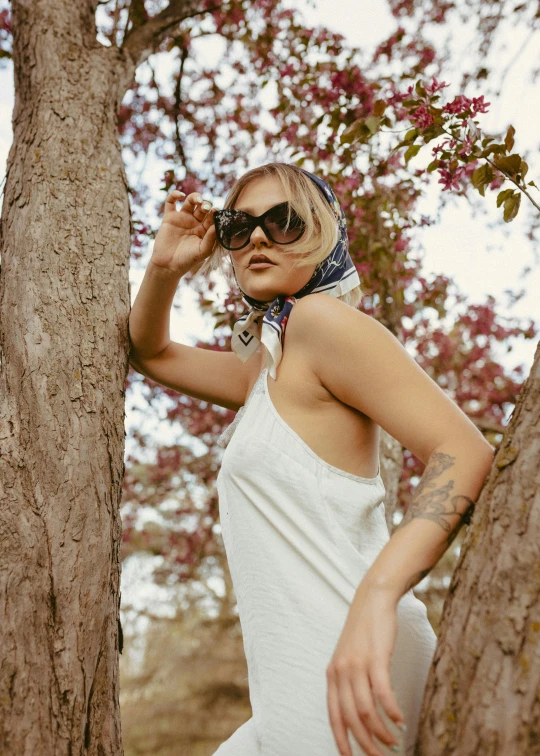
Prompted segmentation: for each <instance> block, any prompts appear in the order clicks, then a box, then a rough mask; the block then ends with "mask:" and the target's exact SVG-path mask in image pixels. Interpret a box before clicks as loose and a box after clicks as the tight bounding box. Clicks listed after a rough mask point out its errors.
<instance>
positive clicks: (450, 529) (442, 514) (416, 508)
mask: <svg viewBox="0 0 540 756" xmlns="http://www.w3.org/2000/svg"><path fill="white" fill-rule="evenodd" d="M455 461H456V458H455V457H452V456H451V455H450V454H445V453H444V452H434V453H433V454H432V455H431V457H430V459H429V463H428V466H427V467H426V469H425V470H424V474H423V476H422V478H421V480H420V483H419V484H418V486H417V488H416V491H415V492H414V497H413V500H412V501H411V503H410V504H409V508H408V509H407V511H406V512H405V515H404V516H403V519H402V521H401V522H400V523H399V525H398V529H401V528H403V527H405V525H407V523H409V522H410V521H411V520H414V519H417V518H422V519H423V520H433V522H436V523H437V524H438V525H440V526H441V528H442V529H443V530H444V531H446V532H447V533H449V535H448V539H447V546H450V544H451V543H452V541H453V540H454V539H455V537H456V536H457V534H458V532H459V529H460V528H461V525H462V524H463V523H466V524H469V523H470V521H471V517H472V514H473V511H474V502H473V501H472V500H471V499H469V497H468V496H463V495H462V494H456V495H455V496H452V497H451V498H450V501H448V498H449V497H450V492H451V491H452V489H453V487H454V481H453V480H449V481H447V482H446V483H445V484H444V485H443V486H440V487H439V488H437V487H436V480H437V478H438V477H439V476H440V475H442V473H444V472H445V471H446V470H448V469H449V468H450V467H452V465H453V464H454V462H455ZM428 489H434V490H428ZM463 500H465V501H466V502H468V507H467V509H466V510H465V511H464V512H460V511H458V505H461V506H462V502H463ZM452 515H457V517H458V520H457V522H455V521H454V519H453V517H452ZM430 569H431V568H430ZM420 574H421V573H420Z"/></svg>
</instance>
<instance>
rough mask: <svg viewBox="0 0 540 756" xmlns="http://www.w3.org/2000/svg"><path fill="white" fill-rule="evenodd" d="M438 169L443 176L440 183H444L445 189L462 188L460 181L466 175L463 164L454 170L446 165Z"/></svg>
mask: <svg viewBox="0 0 540 756" xmlns="http://www.w3.org/2000/svg"><path fill="white" fill-rule="evenodd" d="M443 165H448V163H444V164H443ZM438 170H439V175H440V177H441V178H440V179H439V184H443V191H446V190H449V189H460V184H459V182H460V180H461V179H462V178H463V177H464V175H465V170H464V167H463V166H458V167H457V168H455V169H454V170H453V171H451V170H449V169H448V168H445V167H440V168H439V169H438Z"/></svg>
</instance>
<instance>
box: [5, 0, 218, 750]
mask: <svg viewBox="0 0 540 756" xmlns="http://www.w3.org/2000/svg"><path fill="white" fill-rule="evenodd" d="M11 5H12V13H13V64H14V75H15V109H14V113H13V132H14V134H13V136H14V139H13V145H12V147H11V150H10V153H9V156H8V164H7V172H6V186H5V193H4V203H3V209H2V226H1V232H0V233H1V235H0V251H1V254H2V265H1V269H0V348H1V351H0V357H1V363H0V445H1V446H0V451H1V454H0V506H1V515H0V543H1V552H0V604H1V606H2V621H1V622H0V701H1V705H0V752H1V753H2V754H3V756H11V755H13V756H15V755H16V756H21V754H39V756H49V755H50V756H53V755H54V756H63V754H66V756H67V755H68V754H69V755H70V756H72V755H73V754H82V753H85V754H100V756H105V755H106V754H119V753H122V739H121V727H120V713H119V703H118V700H119V690H118V687H119V686H118V679H119V675H118V653H119V651H120V650H121V627H120V623H119V604H120V591H119V582H120V558H119V556H120V538H121V522H120V516H119V503H120V497H121V490H122V479H123V473H124V461H123V460H124V437H125V431H124V400H125V381H126V375H127V371H128V367H129V362H128V353H129V340H128V327H127V324H128V317H129V309H130V291H129V258H130V236H131V233H130V232H131V228H130V225H131V224H130V210H129V201H128V184H127V180H126V175H125V171H124V166H123V163H122V157H121V150H120V145H119V141H118V130H117V123H116V114H117V111H118V106H119V104H120V102H121V100H122V98H123V96H124V93H125V92H126V90H127V88H128V87H129V86H130V85H131V84H132V82H133V79H134V75H135V70H136V67H137V66H138V65H139V64H140V63H141V62H142V61H143V60H145V59H146V58H147V57H148V55H149V54H151V53H152V52H154V51H155V49H156V48H157V46H158V45H159V44H160V43H161V42H162V41H163V40H164V39H165V38H166V36H167V35H168V34H174V33H175V32H176V30H177V28H178V24H179V23H180V22H181V21H182V20H183V19H184V18H186V17H188V16H190V15H194V14H195V13H196V12H197V3H195V2H193V0H172V1H171V2H170V3H169V5H168V6H167V7H166V8H165V9H164V10H163V11H162V12H160V13H159V14H158V15H157V16H155V17H154V18H153V19H151V20H150V21H149V22H148V21H147V19H146V16H145V13H144V6H143V4H142V2H141V0H133V2H132V3H131V6H130V24H129V32H128V33H127V35H126V36H125V38H124V40H123V44H122V46H121V47H120V48H118V47H116V46H111V47H106V46H103V45H102V44H100V43H99V42H98V41H97V40H96V26H95V11H96V7H97V5H98V0H78V1H77V2H72V0H12V3H11ZM199 5H204V3H202V1H201V2H200V3H199Z"/></svg>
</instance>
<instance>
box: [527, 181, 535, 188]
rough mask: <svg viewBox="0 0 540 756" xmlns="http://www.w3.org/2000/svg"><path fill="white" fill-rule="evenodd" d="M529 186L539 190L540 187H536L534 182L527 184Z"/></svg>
mask: <svg viewBox="0 0 540 756" xmlns="http://www.w3.org/2000/svg"><path fill="white" fill-rule="evenodd" d="M527 186H534V188H535V189H538V187H537V186H536V184H535V183H534V181H529V183H528V184H527Z"/></svg>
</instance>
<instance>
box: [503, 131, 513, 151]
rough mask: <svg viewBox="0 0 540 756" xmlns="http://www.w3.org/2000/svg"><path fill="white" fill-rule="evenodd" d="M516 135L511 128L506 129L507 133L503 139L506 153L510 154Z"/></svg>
mask: <svg viewBox="0 0 540 756" xmlns="http://www.w3.org/2000/svg"><path fill="white" fill-rule="evenodd" d="M515 133H516V130H515V128H514V127H513V126H509V127H508V131H507V132H506V136H505V138H504V144H505V146H506V151H507V152H512V150H513V148H514V134H515Z"/></svg>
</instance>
